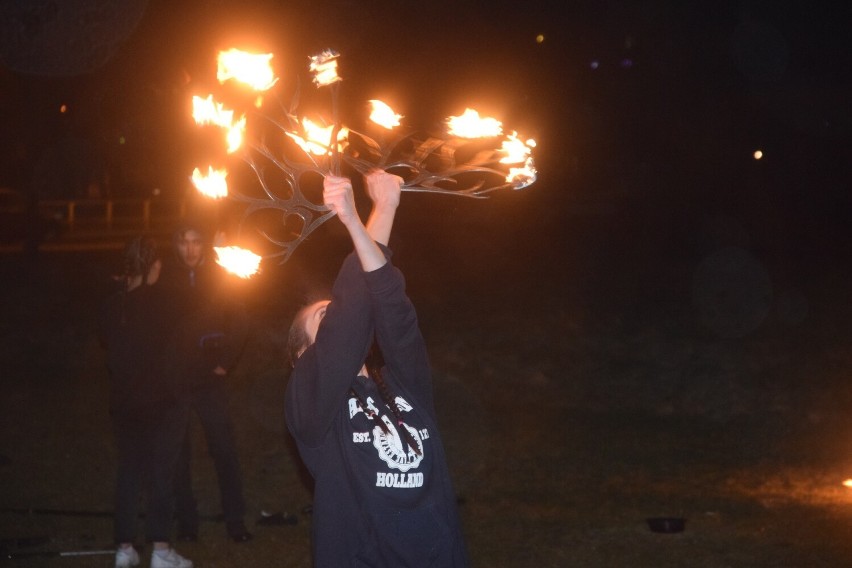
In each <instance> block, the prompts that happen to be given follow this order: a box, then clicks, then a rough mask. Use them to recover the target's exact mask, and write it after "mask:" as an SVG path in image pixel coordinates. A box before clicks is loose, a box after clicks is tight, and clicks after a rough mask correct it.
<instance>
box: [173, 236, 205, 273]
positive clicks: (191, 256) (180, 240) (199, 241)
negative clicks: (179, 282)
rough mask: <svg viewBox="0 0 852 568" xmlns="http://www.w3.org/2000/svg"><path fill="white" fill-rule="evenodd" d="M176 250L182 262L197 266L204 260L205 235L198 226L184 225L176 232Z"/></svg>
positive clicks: (192, 266) (193, 266)
mask: <svg viewBox="0 0 852 568" xmlns="http://www.w3.org/2000/svg"><path fill="white" fill-rule="evenodd" d="M174 246H175V252H176V253H177V256H178V258H179V259H180V261H181V262H182V263H184V264H185V265H186V266H188V267H190V268H195V267H196V266H198V265H199V264H201V261H202V260H204V246H205V242H204V235H203V234H202V232H201V230H200V229H198V228H196V227H184V228H181V229H179V230H178V231H177V232H176V233H175V237H174Z"/></svg>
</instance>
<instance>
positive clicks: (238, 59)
mask: <svg viewBox="0 0 852 568" xmlns="http://www.w3.org/2000/svg"><path fill="white" fill-rule="evenodd" d="M271 59H272V54H271V53H248V52H246V51H240V50H239V49H229V50H228V51H220V52H219V58H218V64H219V69H218V71H217V72H216V78H217V79H218V80H219V82H220V83H224V82H225V81H227V80H228V79H233V80H235V81H239V82H240V83H244V84H246V85H248V86H249V87H251V88H252V89H254V90H255V91H267V90H269V89H271V88H272V86H273V85H275V83H277V82H278V78H277V77H276V76H275V73H273V71H272V66H271V65H270V63H269V62H270V60H271Z"/></svg>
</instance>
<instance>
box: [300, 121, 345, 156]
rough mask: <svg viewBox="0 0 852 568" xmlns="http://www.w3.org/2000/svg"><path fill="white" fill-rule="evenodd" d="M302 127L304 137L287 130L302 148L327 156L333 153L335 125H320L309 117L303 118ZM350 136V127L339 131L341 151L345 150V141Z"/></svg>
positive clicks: (338, 137)
mask: <svg viewBox="0 0 852 568" xmlns="http://www.w3.org/2000/svg"><path fill="white" fill-rule="evenodd" d="M302 129H303V130H304V134H305V136H304V137H302V136H299V135H298V134H294V133H292V132H287V136H289V137H290V138H292V139H293V140H294V141H295V142H296V144H298V145H299V146H301V148H302V150H304V151H305V152H307V153H309V154H314V155H315V156H325V155H326V154H330V153H331V135H332V134H333V133H334V125H329V126H320V125H319V124H316V123H315V122H313V121H311V120H310V119H308V118H303V119H302ZM348 138H349V129H348V128H341V129H340V131H339V132H338V133H337V148H338V150H339V151H342V150H343V147H344V146H345V144H343V142H345V141H346V140H347V139H348Z"/></svg>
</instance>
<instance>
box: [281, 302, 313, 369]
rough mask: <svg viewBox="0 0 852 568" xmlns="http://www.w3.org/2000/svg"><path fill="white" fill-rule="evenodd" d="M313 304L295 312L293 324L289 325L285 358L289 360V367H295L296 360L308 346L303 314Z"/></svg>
mask: <svg viewBox="0 0 852 568" xmlns="http://www.w3.org/2000/svg"><path fill="white" fill-rule="evenodd" d="M313 303H315V302H313ZM313 303H311V304H307V305H305V306H302V307H301V308H300V309H299V311H298V312H296V315H294V316H293V322H292V323H291V324H290V330H289V331H288V332H287V357H288V358H289V359H290V366H291V367H293V366H295V365H296V359H298V358H299V355H300V354H301V353H302V351H304V350H305V349H307V348H308V347H309V346H310V341H311V338H310V337H308V332H307V331H306V330H305V314H307V312H308V308H309V307H311V305H313Z"/></svg>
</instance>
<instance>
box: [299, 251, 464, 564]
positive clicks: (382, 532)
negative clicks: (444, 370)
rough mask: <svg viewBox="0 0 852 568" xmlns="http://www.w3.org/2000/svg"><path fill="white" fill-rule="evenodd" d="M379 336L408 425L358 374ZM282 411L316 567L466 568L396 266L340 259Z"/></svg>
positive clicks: (424, 363)
mask: <svg viewBox="0 0 852 568" xmlns="http://www.w3.org/2000/svg"><path fill="white" fill-rule="evenodd" d="M383 250H384V251H385V256H387V257H389V256H390V254H389V251H387V249H383ZM374 334H375V339H376V341H377V342H378V344H379V347H380V349H381V352H382V355H383V357H384V360H385V367H384V369H383V373H382V375H383V377H384V379H385V382H386V384H387V385H388V387H389V389H390V392H392V393H393V396H394V397H395V400H396V402H397V405H398V407H399V409H400V415H401V417H402V423H399V422H398V421H397V419H396V417H395V415H394V413H393V412H392V411H391V409H389V408H388V407H387V406H386V405H385V404H384V402H383V399H382V397H381V395H380V393H379V392H378V388H377V387H376V385H375V383H374V382H373V381H372V380H370V379H368V378H366V377H363V376H359V370H360V369H361V367H362V365H363V363H364V360H365V358H366V356H367V352H368V350H369V348H370V346H371V344H372V342H373V337H374ZM352 390H355V391H356V392H357V393H358V394H359V395H360V396H359V397H355V396H352V395H351V391H352ZM358 398H360V399H361V401H362V402H363V403H364V404H366V407H367V408H366V411H365V409H364V407H363V406H362V404H359V402H358ZM285 413H286V420H287V426H288V428H289V429H290V432H291V433H292V435H293V437H294V438H295V439H296V442H297V444H298V447H299V451H300V453H301V456H302V459H303V461H304V462H305V464H306V466H307V467H308V469H309V470H310V472H311V474H312V475H313V477H314V480H315V489H314V505H313V511H314V512H313V514H314V524H313V553H314V565H315V566H316V567H317V568H345V567H367V566H369V567H373V568H379V567H385V568H403V567H424V568H425V567H436V568H454V567H464V566H467V565H468V561H467V554H466V551H465V547H464V542H463V539H462V536H461V530H460V524H459V520H458V514H457V510H456V500H455V493H454V492H453V488H452V484H451V481H450V475H449V471H448V469H447V464H446V457H445V453H444V447H443V444H442V442H441V436H440V434H439V432H438V427H437V424H436V420H435V409H434V403H433V393H432V379H431V371H430V367H429V362H428V358H427V354H426V349H425V344H424V341H423V338H422V336H421V334H420V330H419V327H418V323H417V316H416V314H415V311H414V307H413V305H412V304H411V302H410V300H409V299H408V296H407V295H406V294H405V282H404V279H403V277H402V273H401V272H399V270H397V269H396V268H395V267H394V266H393V265H392V264H391V263H390V260H388V263H387V264H385V265H384V266H383V267H381V268H379V269H377V270H375V271H372V272H364V271H363V270H362V269H361V267H360V264H359V261H358V258H357V257H356V256H355V255H354V254H352V255H350V256H349V257H347V259H346V260H345V261H344V263H343V266H342V267H341V269H340V272H339V274H338V276H337V280H336V281H335V284H334V288H333V289H332V298H331V303H330V304H329V306H328V308H327V311H326V315H325V317H324V319H323V320H322V323H321V324H320V327H319V330H318V332H317V337H316V341H315V342H314V344H313V345H311V346H310V347H309V348H308V349H307V350H306V351H305V352H304V353H303V354H302V356H301V357H300V358H299V359H298V361H297V363H296V366H295V368H294V369H293V373H292V374H291V377H290V381H289V384H288V386H287V393H286V402H285ZM370 413H373V416H372V417H371V416H370V415H369V414H370ZM378 421H381V422H382V423H383V424H385V428H384V429H383V428H381V427H380V426H379V425H378ZM401 428H406V429H407V430H408V432H409V433H410V434H411V437H410V438H409V440H411V441H413V442H414V444H416V445H417V447H418V449H419V450H420V454H417V453H416V452H415V451H413V450H412V449H411V448H410V447H409V445H408V444H407V443H406V442H405V441H403V438H402V437H401V436H400V435H399V431H400V430H399V429H401Z"/></svg>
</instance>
